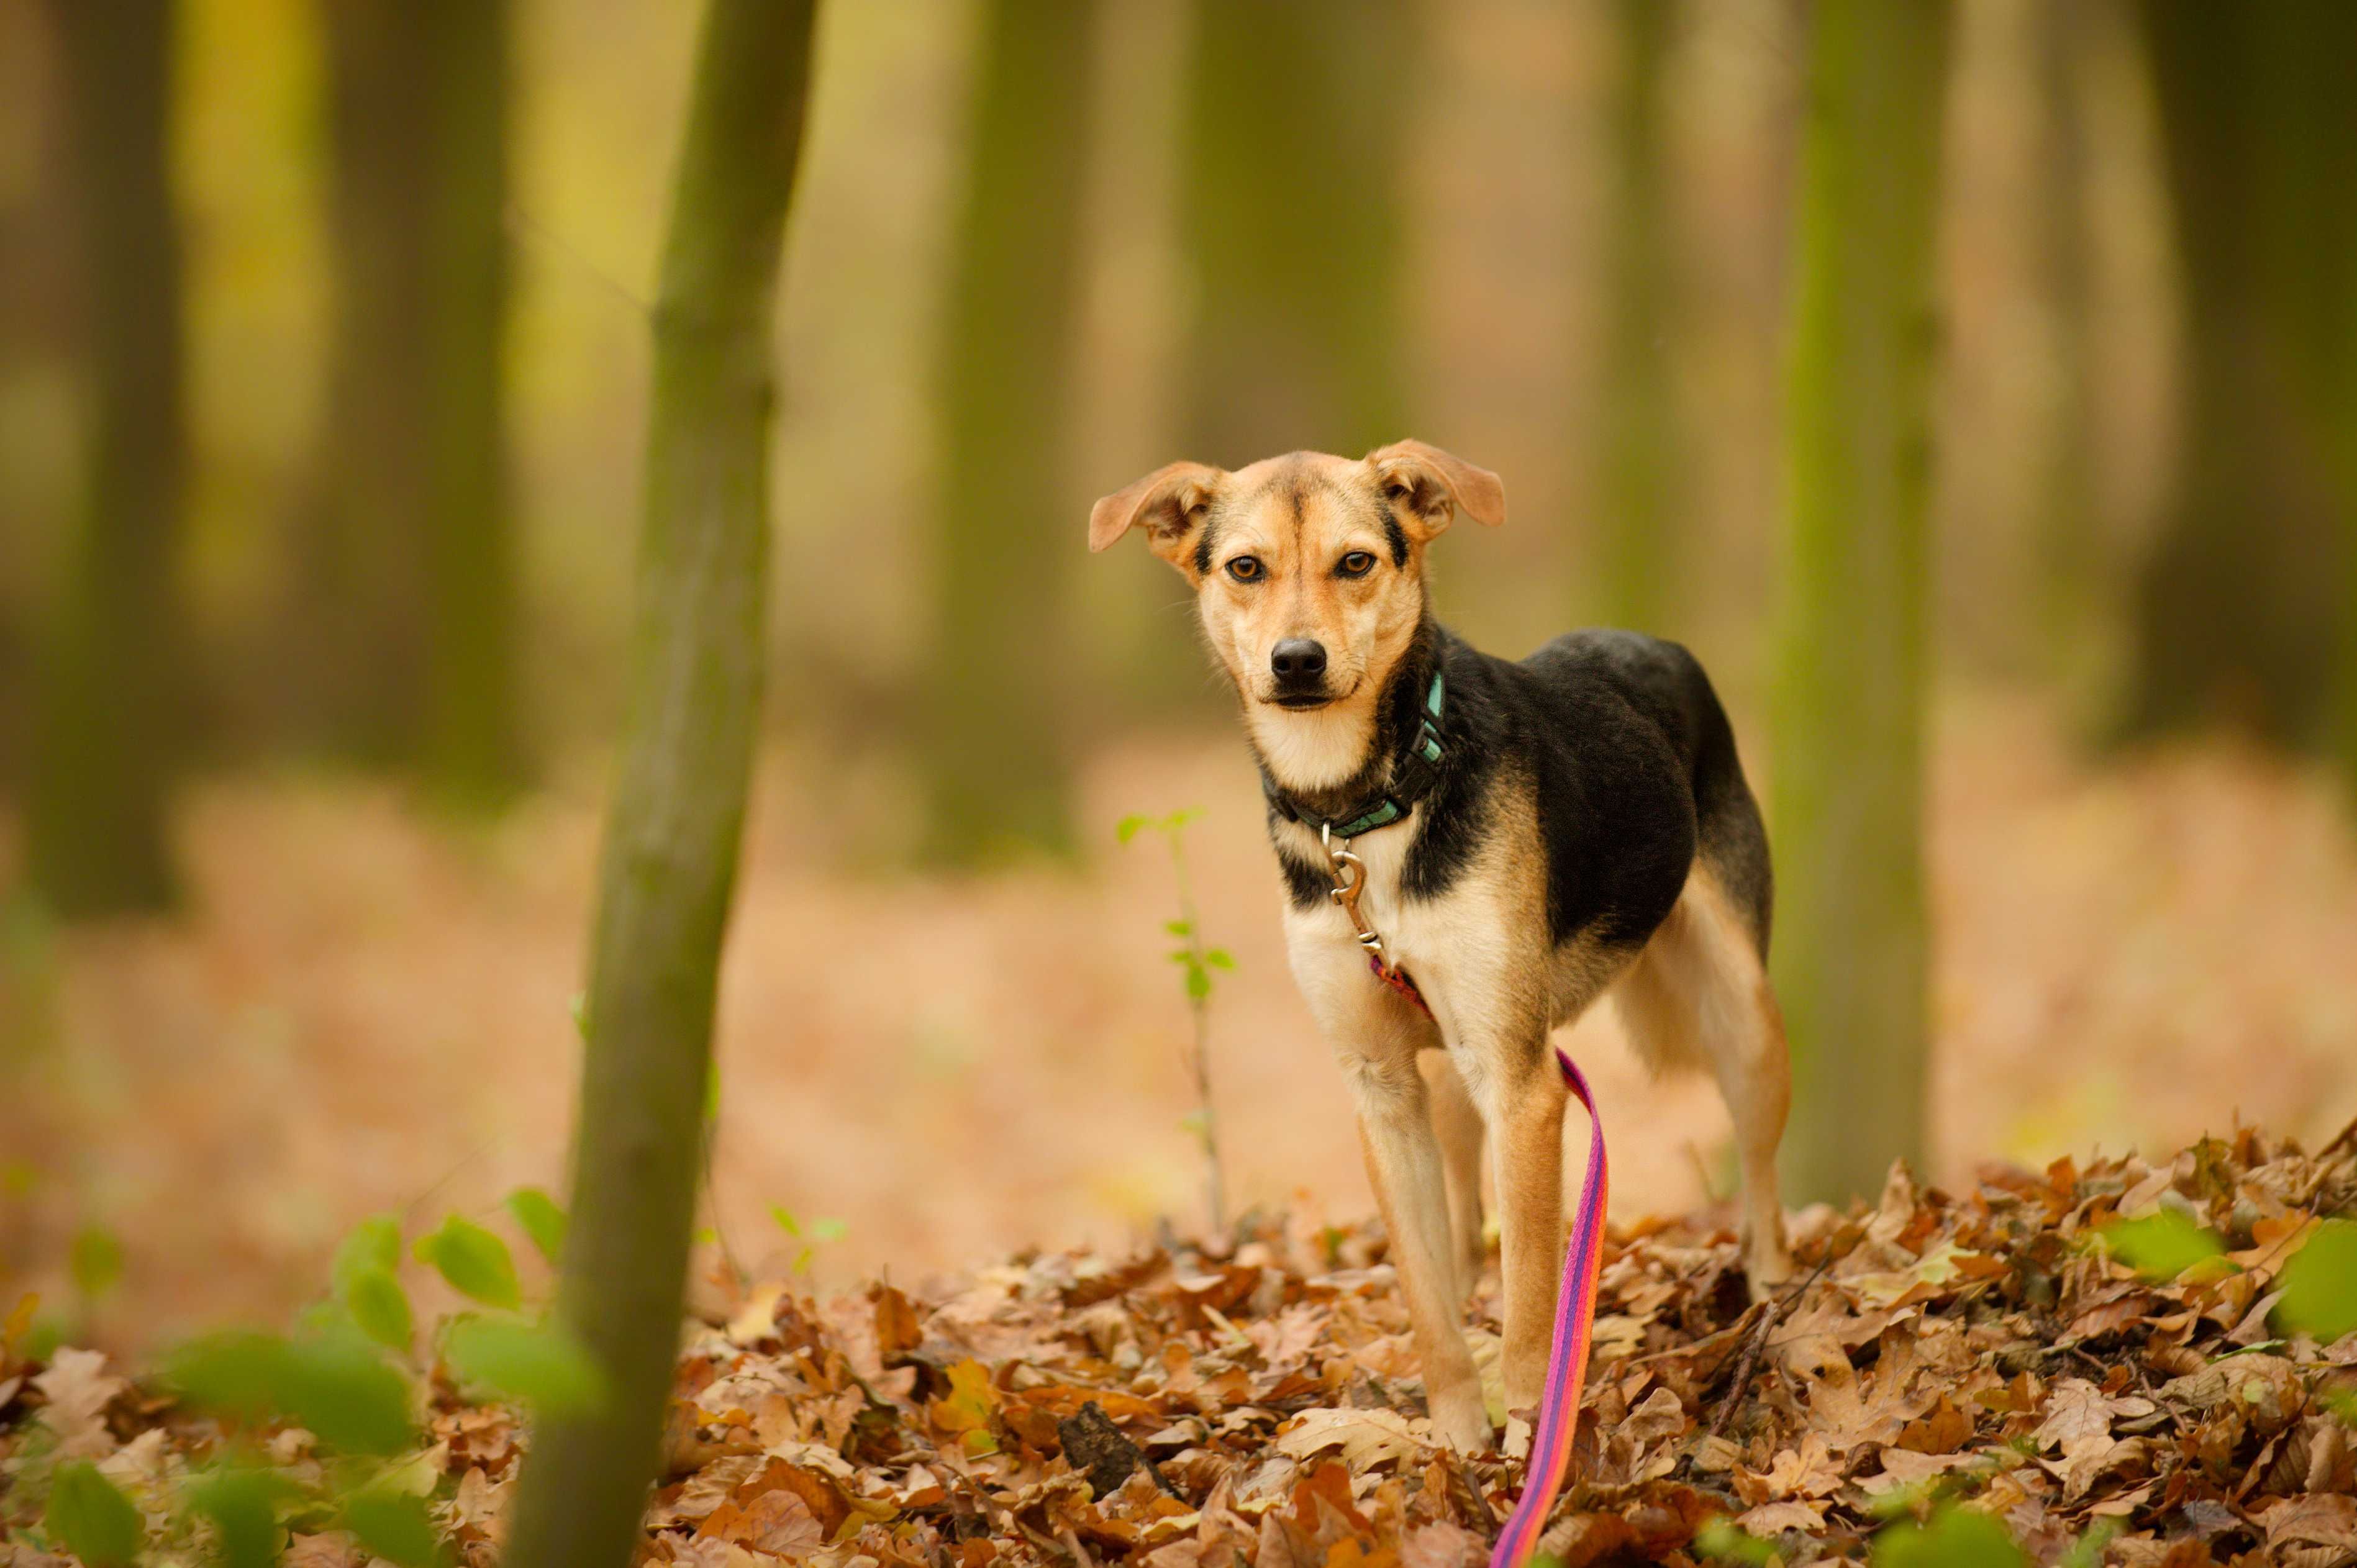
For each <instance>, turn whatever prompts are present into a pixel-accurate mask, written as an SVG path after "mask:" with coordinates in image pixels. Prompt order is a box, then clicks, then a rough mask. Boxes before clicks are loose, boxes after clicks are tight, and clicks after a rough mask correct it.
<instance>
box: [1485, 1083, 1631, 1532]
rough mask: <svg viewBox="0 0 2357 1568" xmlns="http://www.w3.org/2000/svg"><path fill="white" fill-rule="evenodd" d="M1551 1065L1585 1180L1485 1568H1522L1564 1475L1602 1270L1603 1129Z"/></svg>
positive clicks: (1582, 1093)
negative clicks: (1540, 1388)
mask: <svg viewBox="0 0 2357 1568" xmlns="http://www.w3.org/2000/svg"><path fill="white" fill-rule="evenodd" d="M1555 1062H1556V1064H1557V1065H1558V1066H1560V1067H1561V1068H1562V1069H1563V1079H1564V1081H1565V1082H1566V1083H1567V1084H1569V1085H1570V1086H1571V1092H1572V1093H1573V1094H1575V1095H1577V1097H1578V1099H1579V1102H1580V1104H1581V1105H1583V1106H1585V1107H1587V1180H1586V1181H1585V1182H1583V1183H1581V1184H1580V1189H1579V1212H1578V1214H1577V1217H1576V1218H1575V1219H1573V1221H1572V1226H1571V1247H1570V1250H1569V1251H1568V1253H1567V1254H1566V1257H1565V1259H1564V1264H1563V1292H1562V1294H1561V1295H1560V1296H1558V1297H1557V1298H1556V1301H1555V1349H1554V1351H1553V1353H1552V1354H1551V1355H1550V1356H1549V1357H1548V1359H1547V1379H1546V1391H1545V1393H1544V1396H1543V1397H1542V1398H1541V1400H1540V1402H1539V1422H1538V1429H1537V1431H1535V1432H1534V1433H1533V1434H1532V1435H1531V1456H1530V1462H1529V1464H1528V1465H1527V1466H1525V1468H1524V1471H1523V1498H1522V1501H1520V1502H1518V1503H1516V1504H1515V1505H1514V1511H1513V1513H1512V1516H1510V1517H1509V1518H1508V1519H1507V1520H1506V1528H1505V1529H1504V1530H1501V1531H1500V1532H1499V1535H1498V1544H1497V1545H1496V1546H1495V1547H1493V1548H1491V1552H1490V1568H1524V1565H1525V1564H1527V1563H1529V1562H1530V1560H1531V1554H1532V1553H1533V1552H1534V1551H1536V1550H1537V1547H1538V1543H1539V1532H1540V1531H1541V1530H1544V1529H1545V1528H1546V1521H1547V1515H1548V1513H1549V1512H1551V1511H1552V1510H1553V1509H1554V1508H1555V1494H1556V1493H1558V1492H1560V1491H1561V1490H1562V1489H1563V1483H1564V1479H1565V1477H1566V1476H1568V1475H1569V1474H1570V1471H1571V1438H1572V1434H1573V1433H1574V1431H1576V1430H1577V1427H1578V1425H1579V1401H1580V1395H1581V1394H1582V1393H1583V1392H1584V1391H1586V1389H1587V1351H1588V1347H1589V1345H1590V1344H1591V1342H1592V1341H1593V1340H1594V1338H1595V1329H1596V1274H1597V1271H1598V1268H1599V1267H1601V1266H1602V1264H1603V1262H1604V1198H1605V1189H1606V1185H1607V1182H1608V1179H1609V1173H1608V1171H1607V1169H1606V1166H1605V1161H1604V1123H1603V1122H1602V1121H1601V1120H1600V1119H1598V1116H1597V1114H1596V1096H1595V1094H1594V1093H1593V1092H1592V1091H1591V1090H1589V1089H1588V1087H1587V1078H1586V1077H1585V1076H1584V1075H1583V1074H1582V1073H1581V1072H1580V1070H1579V1066H1578V1064H1577V1063H1576V1062H1574V1061H1573V1060H1572V1059H1571V1058H1570V1057H1568V1056H1566V1055H1565V1054H1564V1053H1563V1052H1562V1051H1557V1052H1555Z"/></svg>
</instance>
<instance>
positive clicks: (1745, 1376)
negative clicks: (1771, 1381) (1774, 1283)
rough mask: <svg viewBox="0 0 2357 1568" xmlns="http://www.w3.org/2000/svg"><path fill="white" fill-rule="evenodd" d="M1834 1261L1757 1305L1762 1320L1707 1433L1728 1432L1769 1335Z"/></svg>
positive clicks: (1744, 1346)
mask: <svg viewBox="0 0 2357 1568" xmlns="http://www.w3.org/2000/svg"><path fill="white" fill-rule="evenodd" d="M1833 1265H1834V1261H1833V1259H1832V1258H1831V1257H1830V1256H1828V1257H1827V1258H1826V1259H1825V1261H1824V1262H1822V1263H1819V1264H1818V1265H1817V1266H1816V1268H1815V1270H1814V1271H1813V1272H1812V1273H1810V1275H1809V1277H1808V1278H1807V1279H1804V1280H1803V1281H1802V1282H1801V1283H1799V1284H1797V1285H1794V1286H1793V1287H1792V1289H1791V1290H1789V1291H1787V1292H1785V1293H1784V1294H1782V1295H1781V1296H1780V1297H1776V1298H1774V1299H1771V1300H1769V1301H1764V1302H1761V1303H1760V1305H1759V1306H1758V1307H1756V1308H1754V1310H1755V1311H1757V1312H1758V1313H1759V1314H1760V1322H1759V1324H1758V1326H1755V1327H1754V1328H1753V1329H1752V1330H1751V1337H1749V1339H1746V1340H1745V1341H1744V1342H1743V1355H1742V1357H1741V1359H1738V1361H1737V1362H1736V1363H1735V1380H1734V1381H1733V1382H1731V1383H1729V1384H1728V1385H1727V1392H1726V1393H1725V1394H1724V1395H1722V1396H1721V1397H1720V1399H1719V1402H1718V1409H1717V1411H1715V1412H1712V1414H1711V1418H1710V1427H1709V1430H1708V1432H1707V1434H1706V1435H1708V1436H1711V1437H1721V1436H1724V1435H1726V1433H1727V1423H1728V1422H1730V1421H1733V1420H1734V1419H1735V1407H1736V1406H1737V1405H1738V1404H1741V1403H1742V1402H1743V1392H1744V1391H1745V1390H1746V1389H1749V1387H1750V1386H1751V1379H1752V1377H1753V1375H1754V1374H1755V1373H1757V1372H1758V1371H1759V1370H1760V1352H1761V1351H1762V1350H1764V1349H1766V1348H1767V1346H1768V1336H1769V1335H1770V1333H1772V1332H1773V1331H1774V1329H1775V1327H1776V1325H1777V1324H1778V1323H1780V1322H1781V1321H1783V1317H1784V1315H1785V1314H1786V1313H1788V1312H1790V1311H1791V1310H1792V1308H1793V1306H1794V1305H1797V1304H1798V1303H1799V1301H1800V1299H1801V1297H1803V1295H1806V1294H1808V1290H1809V1287H1810V1286H1811V1285H1813V1284H1815V1283H1817V1281H1819V1280H1820V1279H1823V1278H1824V1273H1825V1271H1826V1270H1827V1269H1830V1268H1832V1267H1833Z"/></svg>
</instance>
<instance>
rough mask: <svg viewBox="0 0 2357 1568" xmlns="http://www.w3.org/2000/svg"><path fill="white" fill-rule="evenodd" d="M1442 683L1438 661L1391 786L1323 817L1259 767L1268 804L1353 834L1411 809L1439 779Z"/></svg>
mask: <svg viewBox="0 0 2357 1568" xmlns="http://www.w3.org/2000/svg"><path fill="white" fill-rule="evenodd" d="M1444 695H1445V692H1444V686H1443V682H1442V680H1441V675H1440V667H1439V666H1438V665H1437V664H1436V665H1434V666H1433V671H1432V685H1431V686H1430V688H1429V689H1427V690H1426V693H1425V694H1424V712H1423V714H1421V715H1419V718H1418V721H1417V724H1416V729H1415V735H1414V736H1412V737H1411V738H1410V739H1409V741H1408V745H1407V749H1406V750H1405V751H1404V752H1402V753H1401V754H1400V757H1399V759H1398V761H1397V762H1396V763H1395V764H1394V767H1393V768H1392V787H1391V789H1389V790H1387V791H1385V792H1384V793H1383V794H1380V795H1377V796H1375V797H1374V798H1373V799H1372V800H1362V801H1361V802H1360V803H1359V806H1358V808H1357V809H1356V810H1355V811H1351V812H1349V813H1347V814H1345V815H1343V816H1341V817H1338V818H1328V817H1321V816H1319V815H1318V813H1317V812H1315V811H1308V810H1306V809H1304V808H1303V807H1301V806H1299V805H1297V804H1295V802H1294V801H1293V800H1290V799H1289V798H1288V797H1287V796H1286V793H1285V791H1284V790H1282V789H1278V788H1277V787H1276V780H1275V779H1271V778H1270V777H1269V776H1268V772H1267V770H1266V769H1265V768H1264V769H1263V770H1262V771H1261V776H1260V787H1261V792H1262V793H1263V794H1265V795H1266V796H1267V797H1268V807H1269V810H1270V811H1275V813H1276V814H1277V815H1278V816H1280V817H1283V818H1285V819H1286V821H1288V822H1299V823H1300V824H1301V825H1302V826H1304V827H1306V828H1309V829H1312V830H1314V831H1317V832H1324V833H1329V834H1330V835H1332V836H1333V837H1335V838H1338V839H1354V838H1357V837H1358V836H1359V835H1360V834H1361V833H1365V832H1373V831H1374V830H1375V829H1377V828H1387V827H1389V826H1391V825H1392V824H1393V823H1394V822H1399V821H1400V820H1401V819H1403V818H1405V816H1406V815H1407V814H1408V813H1409V812H1410V811H1414V810H1415V806H1416V802H1417V801H1419V800H1423V799H1424V798H1425V797H1426V795H1429V794H1431V793H1432V790H1433V787H1434V786H1435V785H1437V784H1438V783H1439V782H1440V760H1441V758H1442V757H1443V756H1445V755H1446V752H1445V751H1444V749H1443V747H1442V746H1441V744H1440V714H1441V704H1442V701H1443V697H1444Z"/></svg>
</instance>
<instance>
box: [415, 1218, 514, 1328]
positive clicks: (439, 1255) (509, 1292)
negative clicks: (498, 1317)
mask: <svg viewBox="0 0 2357 1568" xmlns="http://www.w3.org/2000/svg"><path fill="white" fill-rule="evenodd" d="M415 1250H416V1253H417V1261H418V1262H421V1263H429V1264H431V1265H432V1266H433V1267H434V1269H435V1271H436V1273H439V1274H440V1275H441V1276H442V1277H443V1278H444V1279H446V1280H448V1281H449V1282H450V1283H451V1285H452V1287H453V1288H455V1289H456V1290H457V1291H458V1292H459V1293H461V1294H465V1295H468V1296H472V1297H473V1298H474V1299H475V1300H477V1301H479V1302H481V1303H482V1304H483V1305H486V1306H503V1307H506V1308H507V1309H508V1310H509V1311H511V1312H512V1311H514V1310H515V1309H517V1308H518V1307H520V1306H522V1305H523V1290H522V1287H521V1286H520V1285H518V1284H517V1283H516V1270H515V1260H514V1259H513V1258H511V1257H510V1256H509V1255H508V1244H507V1243H506V1242H505V1241H502V1240H500V1239H499V1238H498V1237H497V1236H494V1235H492V1234H491V1233H490V1231H489V1230H484V1229H483V1228H482V1227H481V1226H479V1225H478V1224H476V1223H475V1222H474V1221H473V1220H471V1219H461V1218H460V1217H458V1216H457V1215H456V1214H453V1215H451V1216H450V1217H449V1218H448V1219H445V1220H444V1221H442V1229H441V1230H436V1231H435V1232H433V1233H432V1234H430V1235H425V1236H420V1237H419V1238H418V1239H417V1246H416V1249H415Z"/></svg>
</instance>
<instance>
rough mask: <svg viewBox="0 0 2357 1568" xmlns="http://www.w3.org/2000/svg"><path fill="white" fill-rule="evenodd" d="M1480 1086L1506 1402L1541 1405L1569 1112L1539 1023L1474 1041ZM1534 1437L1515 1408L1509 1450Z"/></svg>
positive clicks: (1559, 1266) (1559, 1249) (1557, 1273)
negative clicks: (1491, 1158)
mask: <svg viewBox="0 0 2357 1568" xmlns="http://www.w3.org/2000/svg"><path fill="white" fill-rule="evenodd" d="M1473 1048H1474V1049H1475V1050H1477V1051H1478V1052H1479V1053H1480V1058H1479V1059H1480V1062H1481V1067H1480V1070H1479V1072H1478V1075H1477V1078H1476V1083H1475V1086H1474V1087H1475V1094H1476V1096H1477V1099H1478V1101H1479V1103H1480V1106H1481V1110H1482V1114H1483V1117H1484V1119H1485V1120H1487V1121H1488V1122H1489V1123H1490V1131H1491V1136H1492V1137H1493V1138H1494V1139H1495V1140H1496V1143H1497V1149H1498V1159H1497V1177H1498V1226H1499V1231H1500V1240H1499V1258H1500V1262H1501V1274H1502V1283H1503V1287H1504V1296H1505V1300H1504V1316H1505V1329H1506V1333H1505V1351H1504V1356H1503V1362H1504V1366H1503V1370H1504V1373H1505V1384H1506V1409H1507V1410H1508V1411H1509V1412H1532V1411H1534V1410H1535V1409H1536V1408H1537V1406H1538V1403H1539V1401H1540V1399H1541V1397H1542V1396H1543V1395H1544V1392H1545V1390H1546V1371H1547V1357H1548V1353H1549V1350H1550V1348H1551V1347H1552V1344H1553V1341H1554V1337H1555V1298H1556V1293H1557V1291H1558V1290H1559V1289H1560V1287H1561V1285H1562V1283H1563V1263H1564V1230H1563V1113H1564V1107H1565V1104H1566V1101H1567V1099H1568V1093H1567V1091H1566V1090H1565V1088H1564V1083H1563V1079H1562V1076H1561V1075H1560V1074H1559V1073H1558V1072H1556V1070H1555V1062H1554V1059H1553V1058H1552V1057H1551V1056H1550V1055H1549V1053H1548V1050H1547V1039H1546V1030H1545V1028H1544V1026H1543V1025H1540V1024H1536V1023H1534V1024H1533V1025H1531V1026H1529V1027H1526V1028H1522V1029H1516V1030H1512V1031H1510V1032H1507V1033H1504V1034H1501V1036H1498V1037H1496V1038H1493V1039H1490V1040H1485V1041H1480V1042H1478V1043H1475V1044H1474V1045H1473ZM1529 1445H1530V1423H1529V1420H1528V1419H1527V1415H1526V1413H1514V1414H1510V1415H1509V1417H1508V1419H1507V1422H1506V1444H1505V1450H1506V1452H1507V1453H1508V1454H1509V1455H1521V1454H1523V1453H1524V1452H1526V1451H1527V1450H1528V1448H1529Z"/></svg>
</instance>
